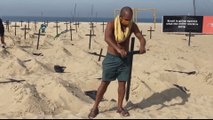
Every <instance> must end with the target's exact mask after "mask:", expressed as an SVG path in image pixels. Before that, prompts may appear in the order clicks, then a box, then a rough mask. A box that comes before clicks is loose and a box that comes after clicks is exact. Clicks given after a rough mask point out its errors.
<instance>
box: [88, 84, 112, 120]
mask: <svg viewBox="0 0 213 120" xmlns="http://www.w3.org/2000/svg"><path fill="white" fill-rule="evenodd" d="M109 83H110V81H107V82H106V81H102V82H101V84H100V86H99V88H98V90H97V95H96V99H95V103H94V105H93V108H92V109H91V111H90V113H89V115H88V117H89V118H94V117H96V115H97V114H98V113H99V110H98V105H99V103H100V101H101V99H102V98H103V95H104V93H105V92H106V90H107V87H108V85H109Z"/></svg>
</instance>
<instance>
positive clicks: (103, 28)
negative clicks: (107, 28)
mask: <svg viewBox="0 0 213 120" xmlns="http://www.w3.org/2000/svg"><path fill="white" fill-rule="evenodd" d="M101 25H102V26H103V32H104V25H106V24H104V22H103V23H102V24H101Z"/></svg>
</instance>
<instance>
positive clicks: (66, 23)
mask: <svg viewBox="0 0 213 120" xmlns="http://www.w3.org/2000/svg"><path fill="white" fill-rule="evenodd" d="M64 24H65V25H66V31H67V30H68V24H70V23H69V22H65V23H64Z"/></svg>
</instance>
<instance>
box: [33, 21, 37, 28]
mask: <svg viewBox="0 0 213 120" xmlns="http://www.w3.org/2000/svg"><path fill="white" fill-rule="evenodd" d="M34 24H35V30H36V29H37V22H36V21H35V22H34Z"/></svg>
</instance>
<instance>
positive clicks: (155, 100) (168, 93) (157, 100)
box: [100, 88, 190, 113]
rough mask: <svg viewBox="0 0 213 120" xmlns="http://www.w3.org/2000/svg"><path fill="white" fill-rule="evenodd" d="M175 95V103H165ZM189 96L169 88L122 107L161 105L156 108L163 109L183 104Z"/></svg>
mask: <svg viewBox="0 0 213 120" xmlns="http://www.w3.org/2000/svg"><path fill="white" fill-rule="evenodd" d="M177 97H178V98H180V99H178V100H177V101H175V102H176V103H174V101H173V103H172V104H170V105H166V104H165V102H167V103H168V102H171V101H172V100H173V99H176V98H177ZM189 97H190V93H186V92H183V91H182V90H180V89H179V88H169V89H166V90H164V91H162V92H160V93H154V94H152V95H151V96H150V97H148V98H147V99H143V100H142V101H140V102H139V103H132V102H131V101H129V102H128V103H127V105H126V106H125V107H124V108H125V109H127V110H132V109H138V108H139V109H145V108H149V107H151V106H153V105H161V107H160V108H158V109H157V110H160V109H163V108H164V107H172V106H175V105H184V104H185V103H186V102H187V101H188V98H189ZM116 109H117V108H116V107H113V108H109V109H106V110H104V111H101V112H100V113H103V112H107V111H113V110H116Z"/></svg>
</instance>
